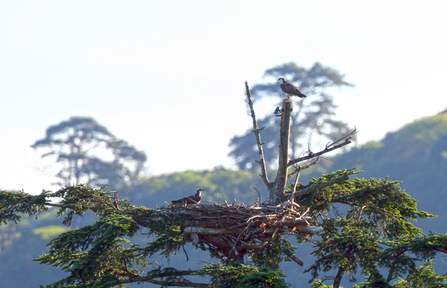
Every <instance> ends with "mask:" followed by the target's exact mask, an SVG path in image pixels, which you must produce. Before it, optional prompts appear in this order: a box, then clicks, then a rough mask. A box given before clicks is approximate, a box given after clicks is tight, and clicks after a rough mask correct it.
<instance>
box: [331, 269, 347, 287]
mask: <svg viewBox="0 0 447 288" xmlns="http://www.w3.org/2000/svg"><path fill="white" fill-rule="evenodd" d="M343 274H345V270H344V269H343V268H340V269H338V273H337V275H336V276H335V278H334V285H333V287H334V288H339V287H340V283H341V278H343Z"/></svg>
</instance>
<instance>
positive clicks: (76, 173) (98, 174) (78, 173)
mask: <svg viewBox="0 0 447 288" xmlns="http://www.w3.org/2000/svg"><path fill="white" fill-rule="evenodd" d="M31 147H33V148H34V149H38V148H42V149H46V150H47V151H48V152H46V153H45V154H43V155H42V158H46V157H50V156H55V157H56V161H57V162H58V163H61V164H62V165H63V167H62V168H61V170H60V171H59V173H58V174H57V175H56V176H57V177H58V178H59V179H60V182H58V183H57V184H59V185H79V184H81V183H85V184H87V185H90V186H94V187H101V186H104V185H106V184H108V185H110V188H112V189H123V188H124V187H125V186H129V185H131V184H132V183H133V182H134V181H135V180H136V179H137V178H138V176H139V175H140V173H141V172H142V171H143V166H144V163H145V161H146V160H147V157H146V154H145V153H144V152H143V151H139V150H137V149H136V148H135V147H133V146H131V145H129V144H128V143H127V142H126V141H124V140H120V139H117V138H116V137H115V136H114V135H113V134H112V133H110V132H109V131H108V130H107V128H106V127H104V126H102V125H100V124H98V123H97V122H96V121H95V120H94V119H93V118H90V117H71V118H70V119H69V120H66V121H62V122H61V123H59V124H57V125H54V126H51V127H49V128H48V129H47V130H46V136H45V138H44V139H41V140H38V141H36V142H35V143H34V144H33V145H31Z"/></svg>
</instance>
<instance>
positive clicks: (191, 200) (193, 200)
mask: <svg viewBox="0 0 447 288" xmlns="http://www.w3.org/2000/svg"><path fill="white" fill-rule="evenodd" d="M202 192H203V189H202V188H199V189H197V192H196V194H195V195H191V196H186V197H184V198H182V199H178V200H173V201H171V204H172V205H191V204H199V203H200V201H202Z"/></svg>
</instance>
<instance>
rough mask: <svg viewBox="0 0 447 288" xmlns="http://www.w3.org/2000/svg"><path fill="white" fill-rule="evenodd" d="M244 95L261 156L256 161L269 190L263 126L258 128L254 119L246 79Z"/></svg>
mask: <svg viewBox="0 0 447 288" xmlns="http://www.w3.org/2000/svg"><path fill="white" fill-rule="evenodd" d="M245 95H246V96H247V103H248V106H249V107H250V116H251V119H252V120H253V130H252V131H253V133H255V137H256V144H257V145H258V152H259V156H260V157H261V159H260V160H259V161H256V162H258V163H259V165H260V166H261V177H262V180H263V181H264V183H265V186H267V189H268V190H269V191H270V190H271V189H272V184H271V183H270V181H269V179H268V175H267V166H266V164H265V156H264V149H263V148H262V145H263V144H264V143H262V141H261V131H262V130H263V129H264V128H265V127H262V128H258V122H257V120H256V114H255V110H254V108H253V100H252V98H251V92H250V88H249V87H248V83H247V81H245Z"/></svg>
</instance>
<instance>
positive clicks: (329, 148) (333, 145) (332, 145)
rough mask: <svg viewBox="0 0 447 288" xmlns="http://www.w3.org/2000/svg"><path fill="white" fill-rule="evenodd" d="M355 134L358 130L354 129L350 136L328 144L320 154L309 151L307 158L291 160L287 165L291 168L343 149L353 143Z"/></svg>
mask: <svg viewBox="0 0 447 288" xmlns="http://www.w3.org/2000/svg"><path fill="white" fill-rule="evenodd" d="M355 133H357V130H356V129H354V130H353V131H352V132H350V133H349V134H348V135H346V136H343V137H342V138H340V139H338V140H336V141H334V142H332V143H331V142H329V143H328V144H326V147H325V148H324V150H322V151H320V152H317V153H313V152H312V151H309V152H308V155H307V156H304V157H300V158H297V159H293V160H290V161H289V163H287V165H288V166H291V165H293V164H296V163H298V162H302V161H305V160H309V159H312V158H315V157H318V156H321V155H323V154H325V153H328V152H331V151H333V150H336V149H338V148H341V147H343V146H346V145H348V144H351V143H352V141H351V140H352V135H353V134H355Z"/></svg>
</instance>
